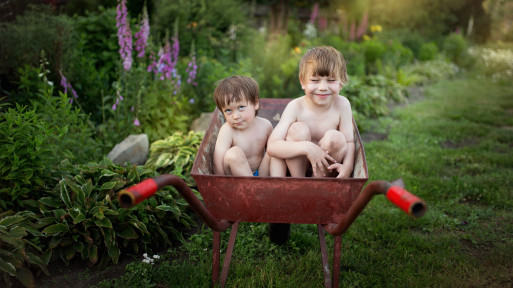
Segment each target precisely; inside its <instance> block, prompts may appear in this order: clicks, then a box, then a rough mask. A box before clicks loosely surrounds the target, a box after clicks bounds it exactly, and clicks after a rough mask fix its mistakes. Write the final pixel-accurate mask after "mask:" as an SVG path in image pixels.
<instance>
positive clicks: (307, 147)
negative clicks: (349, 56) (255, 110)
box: [267, 46, 355, 178]
mask: <svg viewBox="0 0 513 288" xmlns="http://www.w3.org/2000/svg"><path fill="white" fill-rule="evenodd" d="M348 78H349V77H348V76H347V71H346V63H345V60H344V57H343V56H342V54H341V53H340V52H339V51H338V50H336V49H335V48H333V47H329V46H322V47H315V48H313V49H310V50H308V51H307V52H306V54H305V55H304V56H303V57H302V58H301V61H300V63H299V81H300V83H301V88H302V89H303V90H304V92H305V95H304V96H301V97H299V98H296V99H294V100H292V101H291V102H290V103H289V104H288V105H287V107H286V108H285V110H284V111H283V113H282V115H281V118H280V121H279V123H278V124H277V125H276V127H275V128H274V130H273V132H272V134H271V136H270V137H269V141H268V144H267V145H268V153H269V155H270V156H271V157H275V158H279V159H284V160H285V161H282V164H281V166H282V167H281V168H279V169H274V168H273V170H272V171H271V176H282V177H283V176H285V173H286V169H285V163H286V167H287V168H288V169H289V172H290V175H291V176H292V177H304V176H305V175H306V171H307V168H308V164H310V165H311V168H312V173H313V176H314V177H328V176H336V177H337V178H349V177H350V176H351V173H352V171H353V162H354V153H355V143H354V136H353V135H354V134H353V122H352V119H353V118H352V117H353V116H352V111H351V104H350V103H349V100H348V99H347V98H346V97H344V96H341V95H339V93H340V90H341V89H342V87H343V86H344V84H346V83H347V81H348ZM283 162H285V163H283ZM273 165H274V164H273ZM275 167H277V166H275Z"/></svg>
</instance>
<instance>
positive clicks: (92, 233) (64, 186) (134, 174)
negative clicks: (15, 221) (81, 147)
mask: <svg viewBox="0 0 513 288" xmlns="http://www.w3.org/2000/svg"><path fill="white" fill-rule="evenodd" d="M71 174H72V175H71V176H68V177H64V178H63V179H62V180H61V181H60V182H59V185H58V187H57V189H56V190H55V191H54V192H53V193H51V194H49V195H47V196H45V197H41V198H40V199H39V206H40V210H41V212H42V216H43V217H41V219H39V221H38V222H37V223H36V224H37V225H38V227H39V228H40V229H42V233H43V234H44V236H45V239H46V240H47V241H46V243H47V247H46V248H47V249H46V251H45V253H44V260H45V263H49V262H50V261H55V260H58V259H61V260H62V261H63V262H64V263H66V264H68V263H69V261H70V260H72V259H73V258H75V257H81V258H82V259H83V260H88V261H89V262H91V263H93V264H97V265H98V266H99V267H100V268H103V267H105V266H106V265H107V264H109V263H110V262H113V263H117V262H118V260H119V258H120V255H122V254H123V253H124V254H126V253H138V252H139V250H140V248H144V249H145V250H151V249H162V248H165V247H168V246H169V244H171V243H172V241H173V240H180V239H181V235H180V228H181V227H184V225H186V228H188V225H190V224H191V223H193V221H192V219H191V218H190V216H189V215H187V214H185V213H184V210H185V208H186V207H185V206H186V205H185V203H184V202H183V200H177V198H178V197H177V194H176V193H175V192H174V191H173V190H172V189H170V188H167V189H166V188H164V189H161V190H160V191H159V192H158V193H156V194H155V196H153V197H151V198H150V199H148V200H146V201H144V202H142V203H140V204H139V205H137V206H136V207H134V208H131V209H123V208H120V206H119V203H118V201H117V198H116V193H117V191H119V190H120V189H122V188H125V187H128V186H131V185H133V184H136V183H138V182H140V181H141V180H144V178H148V177H154V176H157V173H156V172H155V171H154V170H152V169H148V168H144V167H142V166H136V165H132V166H120V165H115V164H113V163H112V162H111V161H110V160H109V159H107V158H105V159H104V160H103V161H101V162H100V163H98V164H95V163H91V164H87V165H81V166H78V167H77V168H76V171H73V173H71ZM161 244H163V245H164V247H160V245H161Z"/></svg>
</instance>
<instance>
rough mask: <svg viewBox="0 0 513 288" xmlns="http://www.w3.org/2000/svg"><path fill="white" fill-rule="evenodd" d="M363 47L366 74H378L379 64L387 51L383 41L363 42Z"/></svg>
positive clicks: (371, 40)
mask: <svg viewBox="0 0 513 288" xmlns="http://www.w3.org/2000/svg"><path fill="white" fill-rule="evenodd" d="M361 45H362V49H363V54H364V56H365V68H366V69H367V70H366V73H367V74H372V73H377V72H378V71H377V63H378V62H380V61H381V58H382V57H383V55H384V54H385V51H386V47H385V44H383V43H382V42H381V41H378V40H375V39H370V40H367V41H364V42H362V44H361Z"/></svg>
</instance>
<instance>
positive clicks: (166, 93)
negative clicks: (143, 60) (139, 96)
mask: <svg viewBox="0 0 513 288" xmlns="http://www.w3.org/2000/svg"><path fill="white" fill-rule="evenodd" d="M175 89H176V88H175V87H174V84H173V83H172V82H170V81H154V82H153V83H152V85H151V87H149V88H148V91H147V93H146V95H145V96H144V101H143V102H142V104H141V109H140V110H139V119H140V121H141V123H142V127H141V128H142V130H143V131H144V133H146V134H147V135H148V138H149V139H150V141H155V140H156V139H161V138H162V137H165V136H166V135H171V134H173V133H174V132H178V131H182V132H184V131H187V130H188V129H189V125H190V123H191V121H192V119H190V117H189V116H188V115H189V112H190V111H191V110H192V109H191V103H190V102H189V99H188V98H186V97H185V95H183V94H181V93H177V94H173V90H175Z"/></svg>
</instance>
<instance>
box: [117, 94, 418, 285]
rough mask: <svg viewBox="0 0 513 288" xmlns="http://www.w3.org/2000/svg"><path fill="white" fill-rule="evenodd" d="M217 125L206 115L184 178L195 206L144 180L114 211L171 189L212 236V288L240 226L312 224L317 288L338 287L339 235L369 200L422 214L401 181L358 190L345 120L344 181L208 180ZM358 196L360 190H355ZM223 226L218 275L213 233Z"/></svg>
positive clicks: (358, 152)
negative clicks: (317, 251) (319, 274)
mask: <svg viewBox="0 0 513 288" xmlns="http://www.w3.org/2000/svg"><path fill="white" fill-rule="evenodd" d="M289 101H290V99H260V110H259V116H260V117H264V118H266V119H268V120H269V121H271V123H272V124H273V127H274V126H276V124H277V123H278V121H279V119H280V115H281V113H282V111H283V109H284V108H285V106H286V105H287V103H288V102H289ZM223 123H224V118H223V115H222V113H221V111H219V110H218V109H216V110H215V111H214V114H213V116H212V119H211V121H210V124H209V127H208V130H207V131H206V132H205V135H204V138H203V140H202V143H201V145H200V148H199V150H198V153H197V155H196V158H195V161H194V164H193V167H192V171H191V174H192V177H193V178H194V180H195V181H196V184H197V188H198V191H199V193H200V194H201V196H202V197H203V201H201V200H200V199H199V198H198V197H197V196H196V195H195V194H194V192H193V191H192V190H191V189H190V188H189V187H188V186H187V184H186V183H185V182H184V181H183V180H182V179H181V178H180V177H178V176H175V175H160V176H158V177H156V178H152V179H146V180H144V181H142V182H140V183H139V184H136V185H134V186H132V187H130V188H128V189H126V190H122V191H121V192H119V194H118V199H119V201H120V205H121V206H122V207H132V206H134V205H136V204H137V203H139V202H141V201H143V200H144V199H146V198H148V197H150V196H151V195H153V194H154V193H155V192H156V191H157V190H158V189H160V188H162V187H164V186H167V185H172V186H174V187H175V188H176V190H178V192H179V193H180V194H181V195H182V197H184V199H185V200H186V201H187V202H188V203H189V205H190V206H191V208H192V209H193V211H194V212H195V213H197V214H198V215H199V216H200V218H201V219H202V220H203V221H204V223H205V224H206V225H207V226H208V227H210V228H211V229H212V230H213V248H212V249H213V255H212V258H213V263H212V286H215V285H218V284H219V285H220V287H224V285H225V283H226V279H227V276H228V270H229V266H230V261H231V256H232V253H233V248H234V246H235V239H236V235H237V229H238V227H239V223H240V222H264V223H298V224H317V229H318V233H319V242H320V248H321V259H322V269H323V271H324V286H325V287H338V282H339V271H340V255H341V239H342V236H341V235H342V234H343V233H344V232H345V231H346V230H347V229H348V228H349V226H350V225H351V224H352V223H353V221H354V220H355V219H356V217H358V215H359V214H360V213H361V211H362V210H363V209H364V208H365V206H366V205H367V203H368V202H369V201H370V200H371V199H372V197H373V196H374V195H377V194H383V195H386V197H387V198H388V199H389V200H390V201H391V202H393V203H394V204H396V205H397V206H399V207H400V208H401V209H402V210H404V211H405V212H406V213H408V214H409V215H411V216H413V217H421V216H422V215H424V213H425V211H426V204H425V202H424V201H423V200H422V199H420V198H418V197H416V196H415V195H413V194H411V193H409V192H408V191H406V190H404V187H403V186H404V185H403V184H402V181H401V180H399V181H396V182H394V183H389V182H386V181H372V182H370V183H369V184H368V185H366V186H365V188H363V187H364V185H365V184H366V182H367V180H368V179H369V174H368V171H367V163H366V160H365V151H364V149H363V145H362V141H361V138H360V134H359V131H358V128H357V126H356V123H355V121H354V119H353V128H354V129H353V131H354V139H355V144H356V145H355V146H356V149H355V159H354V170H353V173H352V175H351V178H347V179H337V178H310V177H241V176H224V175H223V176H220V175H214V173H213V154H214V147H215V143H216V139H217V135H218V133H219V129H220V127H221V125H222V124H223ZM362 189H363V190H362ZM230 227H231V230H230V237H229V241H228V246H227V250H226V254H225V257H224V262H223V266H222V271H221V273H220V271H219V268H220V253H221V252H220V232H222V231H225V230H227V229H228V228H230ZM325 231H326V232H328V233H329V234H331V235H333V236H334V254H333V275H331V272H330V267H329V266H330V265H329V263H328V252H327V249H326V238H325Z"/></svg>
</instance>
